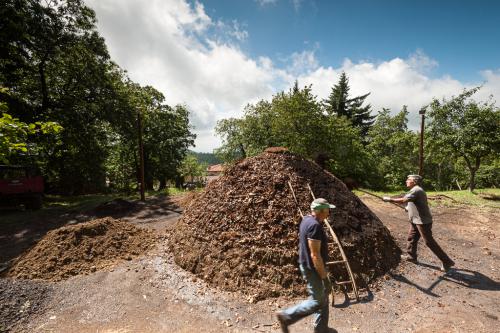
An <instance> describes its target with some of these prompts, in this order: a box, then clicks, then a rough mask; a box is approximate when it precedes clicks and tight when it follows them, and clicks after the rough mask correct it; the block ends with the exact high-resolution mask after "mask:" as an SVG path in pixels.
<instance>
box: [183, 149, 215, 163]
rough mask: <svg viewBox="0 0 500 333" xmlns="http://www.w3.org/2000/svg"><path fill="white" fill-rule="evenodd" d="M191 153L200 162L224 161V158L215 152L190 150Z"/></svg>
mask: <svg viewBox="0 0 500 333" xmlns="http://www.w3.org/2000/svg"><path fill="white" fill-rule="evenodd" d="M189 153H191V154H193V155H195V156H196V158H197V159H198V161H199V162H200V163H206V164H208V165H214V164H220V163H222V160H221V159H220V158H218V157H217V156H216V155H215V154H213V153H198V152H195V151H190V152H189Z"/></svg>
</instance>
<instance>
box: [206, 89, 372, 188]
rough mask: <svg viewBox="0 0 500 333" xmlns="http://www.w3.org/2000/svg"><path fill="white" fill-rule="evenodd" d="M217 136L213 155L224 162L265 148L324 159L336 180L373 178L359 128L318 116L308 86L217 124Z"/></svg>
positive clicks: (339, 119) (320, 112)
mask: <svg viewBox="0 0 500 333" xmlns="http://www.w3.org/2000/svg"><path fill="white" fill-rule="evenodd" d="M216 131H217V133H218V134H219V135H221V136H222V137H223V145H222V147H221V148H220V149H218V150H217V152H218V153H219V154H220V153H221V152H223V154H220V155H221V157H222V158H223V159H224V160H225V161H226V162H231V161H233V160H234V159H237V158H241V157H243V154H242V152H244V156H252V155H255V154H258V153H260V152H262V151H263V150H264V149H265V148H267V147H272V146H283V147H287V148H288V149H289V150H290V151H292V152H295V153H297V154H300V155H302V156H304V157H307V158H315V157H316V156H318V155H320V154H321V155H322V156H325V157H326V160H325V161H324V162H325V166H326V167H327V169H329V170H330V171H333V172H335V174H336V175H337V176H339V177H341V178H342V177H347V176H351V177H354V178H356V180H359V181H365V180H369V179H374V178H375V177H372V176H373V172H372V171H371V170H370V165H372V164H373V163H372V160H371V157H370V156H369V154H367V152H366V150H365V149H364V148H363V145H362V142H361V140H360V135H359V129H358V128H355V127H353V126H352V125H351V122H350V121H349V120H348V119H347V118H346V117H343V116H337V115H335V114H333V115H331V116H328V115H326V114H324V113H323V110H322V107H321V104H320V103H319V102H318V100H317V97H316V96H314V95H313V94H312V92H311V86H306V87H303V88H299V87H298V84H297V83H296V84H295V85H294V87H293V88H292V89H290V90H289V91H288V92H280V93H277V94H276V95H274V96H273V98H272V100H271V101H265V100H262V101H259V102H258V103H256V104H250V105H247V106H246V107H245V110H244V116H243V117H242V118H240V119H238V118H230V119H224V120H221V121H220V122H219V123H218V126H217V128H216Z"/></svg>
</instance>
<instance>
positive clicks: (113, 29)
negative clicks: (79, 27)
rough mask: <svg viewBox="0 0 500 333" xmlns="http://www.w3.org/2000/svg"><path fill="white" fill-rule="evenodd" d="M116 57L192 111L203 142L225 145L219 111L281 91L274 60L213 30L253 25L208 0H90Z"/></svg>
mask: <svg viewBox="0 0 500 333" xmlns="http://www.w3.org/2000/svg"><path fill="white" fill-rule="evenodd" d="M87 3H88V4H89V5H90V6H91V7H92V8H94V9H95V11H96V13H97V18H98V28H99V31H100V32H101V34H102V35H103V36H104V37H105V38H106V44H107V45H108V48H109V51H110V54H111V57H112V58H113V59H114V60H115V61H116V62H117V63H118V64H119V65H120V66H122V67H123V68H125V69H126V70H127V71H128V73H129V75H130V77H131V78H132V79H133V80H134V81H137V82H139V83H141V84H143V85H146V84H148V85H152V86H154V87H155V88H157V89H158V90H160V91H162V92H163V93H164V94H165V97H166V99H167V102H168V103H170V104H177V103H183V104H184V103H185V104H186V105H187V106H188V107H189V109H190V110H191V111H192V121H193V124H194V126H195V127H196V133H197V134H198V138H197V140H196V149H197V150H201V151H211V150H212V149H213V148H214V147H216V146H217V145H218V142H219V140H218V139H216V138H214V135H213V133H212V129H213V127H214V125H215V123H216V121H217V120H218V119H221V118H224V117H228V116H235V115H237V114H239V113H240V111H241V110H242V108H243V106H244V105H245V104H246V103H248V102H252V101H257V100H258V99H259V98H262V97H269V96H271V94H272V93H273V87H274V86H275V85H274V80H275V78H276V75H275V74H274V73H273V66H272V62H271V61H270V59H269V58H261V59H258V60H254V59H251V58H249V57H247V56H246V55H245V54H244V53H243V52H242V51H241V50H240V49H239V48H238V46H237V45H236V44H234V43H231V42H229V41H227V40H224V39H223V38H218V36H217V35H214V34H213V33H211V29H212V28H214V29H217V28H219V30H217V33H221V29H220V28H223V29H222V30H225V31H226V33H227V34H228V35H230V36H232V37H234V38H236V39H237V40H244V39H246V38H247V37H248V33H247V32H246V31H245V30H244V29H243V28H242V26H241V25H240V24H239V23H238V22H237V21H231V22H230V23H229V24H227V23H222V22H217V23H214V22H213V21H212V19H211V18H210V17H209V16H208V15H207V14H206V12H205V9H204V8H203V5H202V4H200V3H197V2H196V3H195V4H194V5H193V6H191V5H189V4H188V3H187V2H185V1H184V0H166V1H165V0H151V1H148V4H147V6H146V5H144V2H142V1H139V0H120V1H113V2H110V1H98V0H88V1H87Z"/></svg>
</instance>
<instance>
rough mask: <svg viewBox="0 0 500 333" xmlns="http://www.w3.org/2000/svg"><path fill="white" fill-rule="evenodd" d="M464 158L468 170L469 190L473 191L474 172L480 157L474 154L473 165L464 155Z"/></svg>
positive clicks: (474, 186)
mask: <svg viewBox="0 0 500 333" xmlns="http://www.w3.org/2000/svg"><path fill="white" fill-rule="evenodd" d="M464 160H465V163H466V164H467V167H468V168H469V172H470V177H469V191H470V192H474V190H475V188H476V172H477V170H478V169H479V166H480V165H481V157H480V156H476V158H475V163H474V165H472V163H471V161H470V160H469V159H468V158H467V157H466V156H464Z"/></svg>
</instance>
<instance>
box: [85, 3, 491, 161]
mask: <svg viewBox="0 0 500 333" xmlns="http://www.w3.org/2000/svg"><path fill="white" fill-rule="evenodd" d="M86 4H87V5H88V6H90V7H91V8H93V9H94V10H95V12H96V15H97V20H98V23H97V26H98V30H99V32H100V34H101V35H102V36H103V37H104V38H105V39H106V44H107V46H108V49H109V52H110V54H111V57H112V59H113V60H114V61H115V62H116V63H118V64H119V65H120V66H121V67H122V68H124V69H125V70H127V72H128V75H129V76H130V78H131V79H132V80H134V81H136V82H138V83H140V84H142V85H152V86H154V87H155V88H156V89H158V90H160V91H161V92H162V93H163V94H164V95H165V97H166V101H167V103H168V104H170V105H175V104H184V105H186V106H187V107H188V109H189V110H190V112H191V122H192V124H193V126H194V132H195V133H196V135H197V139H196V146H195V147H194V149H193V150H195V151H200V152H212V151H213V149H214V148H217V147H219V146H220V144H221V140H220V138H219V137H217V136H216V135H215V133H214V126H215V124H216V122H217V121H218V120H220V119H223V118H228V117H240V116H242V113H243V108H244V106H245V105H247V104H248V103H255V102H257V101H258V100H260V99H270V98H271V97H272V95H273V94H276V93H277V92H279V91H282V90H288V89H289V88H290V87H291V86H292V85H293V82H294V81H295V80H298V82H299V86H304V85H309V84H312V88H313V92H314V93H315V94H316V95H317V96H318V98H325V97H326V96H328V94H329V92H330V90H331V87H332V86H333V85H334V84H335V83H336V82H337V81H338V78H339V75H340V73H342V71H345V72H346V74H347V76H348V77H349V82H350V86H351V93H352V95H353V96H355V95H361V94H365V93H368V92H370V93H371V94H370V96H369V97H368V98H367V102H369V103H370V104H371V105H372V107H373V113H374V114H376V112H377V111H378V110H380V109H381V108H390V109H391V111H392V112H393V113H396V112H398V111H399V110H400V109H401V108H402V106H403V105H407V106H408V109H409V111H410V115H409V122H410V128H417V125H418V121H419V117H418V110H419V109H420V108H421V107H422V106H424V105H426V104H428V103H429V102H430V101H431V100H432V98H439V99H441V98H450V97H451V96H453V95H457V94H459V93H460V92H461V91H462V90H463V89H464V88H471V87H474V86H478V85H482V86H483V87H482V89H481V90H480V91H479V92H478V93H477V94H476V95H475V99H477V100H486V99H488V98H489V97H490V96H493V99H494V100H496V99H498V98H500V24H499V17H500V1H495V0H477V1H466V0H462V1H460V0H454V1H450V0H440V1H428V0H419V1H417V0H415V1H414V0H400V1H397V0H349V1H347V0H329V1H328V0H325V1H320V0H198V1H191V0H86ZM497 105H498V103H497Z"/></svg>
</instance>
